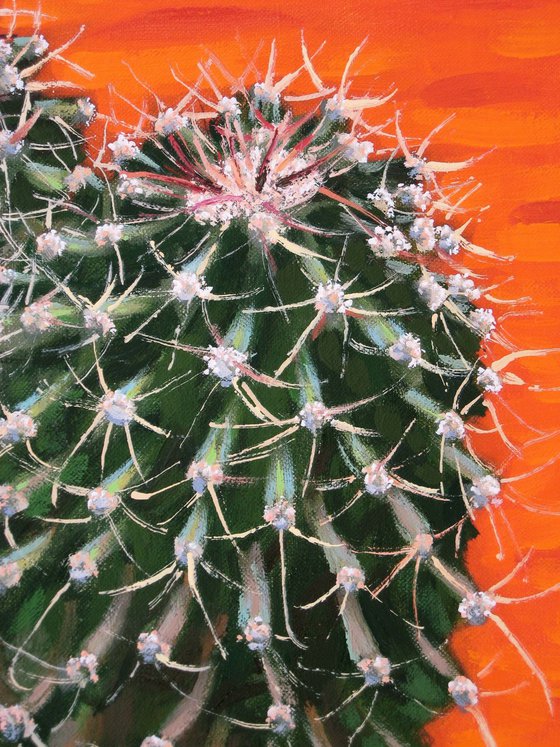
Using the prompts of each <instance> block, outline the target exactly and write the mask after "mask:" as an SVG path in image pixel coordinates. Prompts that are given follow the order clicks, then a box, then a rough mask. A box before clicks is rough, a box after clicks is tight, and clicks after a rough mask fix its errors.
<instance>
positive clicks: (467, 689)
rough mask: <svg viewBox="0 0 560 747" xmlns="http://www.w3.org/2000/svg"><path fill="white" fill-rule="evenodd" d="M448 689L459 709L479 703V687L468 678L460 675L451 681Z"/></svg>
mask: <svg viewBox="0 0 560 747" xmlns="http://www.w3.org/2000/svg"><path fill="white" fill-rule="evenodd" d="M447 689H448V690H449V694H450V695H451V697H452V698H453V700H454V701H455V703H457V705H458V706H459V708H468V707H469V706H475V705H476V704H477V703H478V687H477V686H476V685H475V684H474V682H473V681H472V680H469V678H468V677H463V675H459V676H458V677H455V679H453V680H451V682H450V683H449V684H448V686H447Z"/></svg>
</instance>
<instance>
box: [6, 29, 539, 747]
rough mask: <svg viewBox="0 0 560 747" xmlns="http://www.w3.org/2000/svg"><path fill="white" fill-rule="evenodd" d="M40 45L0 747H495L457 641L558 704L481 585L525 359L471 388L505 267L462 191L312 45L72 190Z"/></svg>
mask: <svg viewBox="0 0 560 747" xmlns="http://www.w3.org/2000/svg"><path fill="white" fill-rule="evenodd" d="M34 43H36V42H35V41H33V40H32V41H31V42H30V41H29V40H26V39H15V38H14V39H7V40H6V42H4V43H3V44H4V46H3V47H2V48H1V52H2V54H3V55H4V57H3V63H2V64H3V66H4V67H3V68H2V70H3V72H2V77H1V80H2V81H4V83H3V85H4V93H3V94H2V98H1V101H0V106H1V111H2V122H3V132H2V133H0V134H1V136H2V138H3V139H2V141H1V142H2V143H4V145H2V148H3V150H2V151H1V156H2V167H3V172H4V177H5V178H4V179H3V180H2V184H1V185H0V189H1V190H2V193H1V199H2V241H3V252H4V256H3V259H2V262H3V267H2V274H1V279H2V282H3V284H4V287H5V292H4V297H3V329H2V338H1V341H0V342H1V346H2V350H1V355H2V367H3V376H2V390H1V400H2V407H3V411H4V417H3V418H2V419H1V420H0V442H1V446H2V455H1V460H0V470H1V473H2V474H1V476H0V478H1V479H0V482H1V485H0V510H1V511H2V513H3V515H4V518H5V545H4V548H3V554H2V560H1V564H0V589H1V591H2V594H3V599H2V601H3V604H4V605H5V609H6V610H7V611H8V612H9V614H5V615H3V617H2V620H1V622H0V634H1V640H2V644H3V654H2V657H3V664H4V665H5V667H4V668H5V671H6V675H7V676H6V684H7V688H6V690H7V694H6V695H5V697H4V700H5V701H6V702H7V703H8V704H7V705H5V706H3V707H2V709H1V710H0V733H1V734H2V736H3V738H4V739H5V740H6V741H7V742H19V741H21V740H23V739H26V738H29V739H30V740H31V741H33V742H34V743H35V744H43V743H48V744H52V745H57V744H69V743H77V742H76V741H75V740H83V739H86V740H94V741H96V742H98V743H99V744H101V745H110V744H127V745H128V744H130V745H134V744H142V745H144V746H145V747H149V746H150V745H151V746H152V747H154V746H156V745H159V746H160V747H161V746H163V745H170V744H177V745H178V744H201V743H202V741H203V740H204V739H205V738H207V739H208V743H209V744H210V743H212V744H232V745H233V744H251V745H253V744H254V745H260V744H263V745H264V744H281V743H284V742H286V741H287V743H289V744H292V745H306V744H333V745H338V744H346V743H350V744H356V745H357V744H364V745H377V744H389V745H393V744H419V743H420V741H421V737H420V736H418V735H419V733H420V730H421V728H422V726H423V724H424V723H425V722H426V721H427V720H429V719H431V718H433V716H434V714H437V713H438V712H440V711H441V710H442V709H444V708H446V707H448V706H450V705H451V704H453V703H455V704H457V705H458V706H459V707H460V708H463V709H465V710H467V711H469V712H470V713H471V714H472V715H473V717H474V718H475V719H476V721H477V723H478V725H479V728H480V733H481V736H482V738H483V739H484V741H485V742H486V744H494V742H493V738H492V735H491V733H490V730H489V727H488V724H487V723H486V720H485V718H484V715H483V710H482V709H481V708H480V707H479V705H478V699H479V695H480V694H481V693H479V689H478V685H477V684H476V683H475V682H472V681H471V680H469V679H467V678H466V677H465V676H463V675H461V673H460V670H459V667H458V665H457V664H456V663H455V662H454V661H453V659H452V657H451V655H450V654H449V653H448V652H447V651H446V650H445V645H444V644H445V641H446V638H447V636H448V634H449V632H450V630H451V628H452V627H453V625H454V624H455V623H456V622H457V620H458V619H460V618H463V619H464V620H466V621H467V623H469V624H474V625H480V624H483V623H486V622H487V621H492V622H493V623H494V624H496V625H497V626H498V627H499V628H500V629H501V630H502V632H503V633H504V635H506V637H507V638H508V640H509V641H510V643H512V645H514V646H515V647H516V648H517V649H518V651H519V653H520V655H521V657H522V658H523V660H524V662H525V664H526V665H527V666H528V667H529V669H530V670H531V672H532V673H533V675H535V677H536V679H537V685H538V684H540V685H541V686H542V688H543V691H544V695H545V696H546V698H547V700H548V701H549V702H550V694H549V690H548V686H547V684H546V681H545V680H544V676H543V675H542V673H541V672H540V670H539V669H538V667H537V665H536V664H535V663H534V661H533V659H532V658H531V656H530V654H529V653H528V652H527V651H526V649H525V648H524V647H523V645H522V644H521V642H520V641H519V640H518V639H517V638H516V637H515V636H514V634H513V633H512V632H511V631H510V630H509V629H508V628H507V627H506V625H505V623H504V622H503V620H502V619H501V618H500V617H499V615H498V614H497V613H496V612H494V607H495V606H496V605H499V604H501V603H508V601H517V600H511V599H509V598H507V597H505V596H504V597H502V596H500V595H499V594H498V593H497V592H498V586H499V585H497V586H496V588H494V589H490V590H484V591H482V590H477V589H476V588H475V587H474V585H473V583H472V582H471V581H470V579H469V578H468V574H467V571H466V569H465V567H464V561H463V555H464V552H463V551H464V546H465V542H466V541H467V540H468V539H469V537H472V536H473V535H474V533H475V529H474V523H475V521H476V514H477V512H478V511H481V510H487V511H489V512H493V511H498V510H501V509H500V503H501V500H502V498H503V497H505V496H504V495H503V491H502V485H501V482H500V480H499V476H497V475H496V474H494V473H493V472H492V470H491V469H490V468H489V467H487V466H485V465H484V464H483V463H482V461H481V460H480V459H479V458H478V457H477V456H476V454H475V452H474V451H473V448H472V444H471V440H470V436H471V432H472V431H473V430H475V431H476V430H480V429H478V428H476V427H475V426H474V425H473V424H472V422H471V419H472V418H473V417H477V416H481V415H483V414H485V413H486V412H489V413H490V415H491V416H493V417H495V419H496V421H497V415H496V411H495V409H494V408H493V405H492V402H491V396H492V394H495V393H498V392H499V391H500V389H501V388H502V386H503V384H504V383H507V380H508V379H507V376H508V374H507V373H504V369H505V366H506V365H507V364H508V363H509V362H511V361H512V360H514V359H515V357H516V355H517V354H516V353H515V352H510V353H508V355H506V356H504V357H503V358H501V359H499V360H497V361H494V363H493V364H491V365H489V366H488V367H486V366H484V365H483V364H482V363H481V361H480V358H481V352H480V347H481V344H482V346H483V348H484V345H485V344H486V342H487V341H488V340H495V341H498V342H499V343H504V344H506V345H507V341H506V340H504V338H503V337H500V333H499V332H498V330H497V329H496V320H495V319H494V316H493V313H492V311H491V310H490V309H489V308H484V307H483V306H475V302H478V301H479V300H480V299H483V298H484V295H485V293H486V292H487V290H485V288H484V287H483V285H482V286H479V285H478V284H476V283H475V279H478V276H475V275H473V276H472V277H471V276H470V275H469V274H468V272H467V271H466V270H465V269H464V265H463V262H466V261H467V260H463V256H465V255H466V256H468V257H469V259H470V260H472V263H475V264H476V263H477V262H478V263H479V264H480V263H483V262H485V261H487V260H488V257H489V253H488V252H486V251H485V250H483V249H481V248H479V247H476V246H474V245H472V244H471V243H470V242H469V241H468V240H467V239H466V238H465V236H464V230H465V227H466V226H462V227H451V226H450V225H448V224H447V223H446V222H445V220H444V219H443V216H444V215H445V214H446V213H448V214H450V215H454V216H457V215H460V213H461V209H460V208H459V207H454V204H453V200H454V199H455V200H456V201H459V194H461V193H460V192H459V191H458V188H457V187H456V186H455V185H453V188H445V187H442V186H441V185H440V184H439V182H438V179H437V174H438V172H439V171H451V170H453V169H455V168H457V169H458V168H459V167H462V166H465V165H468V164H439V163H436V162H430V161H428V160H427V159H426V158H425V156H424V152H425V150H426V146H427V145H428V142H429V138H428V139H427V140H426V141H425V142H424V143H423V144H422V145H421V146H420V147H419V148H418V149H416V150H415V151H411V150H410V149H409V146H408V144H407V142H406V140H405V139H404V138H403V136H402V134H401V130H400V125H399V122H398V117H397V120H396V122H395V125H396V126H395V136H394V139H393V140H391V139H390V135H388V134H387V132H386V129H387V128H388V126H389V124H388V123H384V125H382V126H380V127H378V128H372V127H371V126H369V125H367V124H366V122H365V118H364V112H366V110H368V111H369V110H370V109H374V108H375V107H376V106H378V105H380V104H382V103H384V101H385V100H386V99H383V98H362V99H353V98H351V97H350V95H349V90H348V89H349V72H350V63H349V66H348V68H347V70H345V72H344V75H343V77H342V82H341V84H340V87H339V88H337V89H330V88H327V87H326V86H324V85H323V83H322V82H321V79H320V78H319V75H318V74H317V71H316V70H315V68H314V66H313V63H312V59H311V57H310V55H309V53H308V51H307V49H306V47H305V44H303V45H302V50H303V65H302V67H301V68H300V69H299V70H298V71H297V73H296V74H294V75H290V76H286V77H285V78H282V79H280V80H275V76H274V57H275V52H274V49H273V51H272V54H271V64H270V67H269V70H268V73H267V75H266V76H265V77H264V78H263V79H262V80H257V81H256V82H255V83H254V84H253V85H252V86H251V87H248V86H246V85H245V83H244V79H243V78H239V79H236V78H234V77H233V76H232V75H231V74H230V73H229V72H228V71H227V70H225V69H224V68H223V66H222V65H221V64H220V63H219V61H217V60H212V62H213V67H212V69H218V70H220V71H221V74H222V76H223V78H224V81H225V82H224V83H220V84H218V82H216V80H215V78H214V77H211V66H210V64H207V65H203V66H201V70H202V76H203V80H204V86H205V88H208V89H209V90H210V91H211V93H210V94H208V93H207V92H206V91H204V92H203V91H202V89H200V90H199V88H197V87H194V88H190V87H187V92H186V95H185V97H184V98H183V99H182V101H180V102H179V103H178V104H177V105H176V106H175V107H171V108H168V107H166V106H164V105H163V104H162V103H161V102H160V101H159V99H158V111H157V113H156V114H154V115H153V116H152V115H146V114H145V113H144V114H143V115H142V119H141V124H140V126H139V127H136V128H132V127H131V128H130V131H128V132H121V133H120V134H118V135H117V136H116V137H115V139H114V140H113V141H112V142H108V143H107V140H110V138H107V137H106V138H105V142H104V145H103V147H102V149H101V151H100V152H99V154H98V155H97V157H96V158H95V160H94V161H93V162H88V163H90V165H89V166H86V165H85V163H86V161H85V160H84V152H83V144H84V142H85V130H84V128H85V127H86V125H87V124H88V121H89V120H90V119H91V118H92V116H93V115H94V111H95V110H94V107H93V105H92V104H91V102H90V101H89V100H87V99H85V98H82V99H77V100H76V99H69V98H63V99H60V98H59V99H50V98H47V97H46V93H45V90H44V88H42V87H41V85H40V84H34V83H32V82H31V83H30V82H28V81H29V80H32V79H33V76H32V75H27V74H25V77H24V73H25V68H24V65H25V64H27V63H26V60H27V56H28V53H27V52H26V53H25V54H21V55H20V54H18V53H17V52H16V50H17V49H22V48H25V47H29V45H30V44H34ZM44 51H45V50H44V49H43V50H42V52H43V53H44ZM16 56H17V58H18V61H17V64H13V58H14V57H16ZM353 58H354V55H353V57H352V59H353ZM22 70H23V71H24V72H21V71H22ZM14 71H15V72H14ZM17 71H20V72H19V73H18V72H17ZM32 72H34V71H33V70H32ZM304 74H306V75H307V76H308V77H309V79H310V80H311V84H312V86H313V88H314V90H313V91H312V93H311V94H310V95H309V96H308V97H306V96H299V97H291V98H290V96H289V95H287V94H286V89H287V88H288V87H289V86H290V84H291V83H292V81H293V80H294V79H295V77H296V76H297V75H304ZM10 76H12V77H11V78H10ZM20 80H21V85H20V84H19V82H20ZM6 81H8V83H6ZM10 81H11V82H10ZM220 86H221V88H220ZM225 86H227V88H225ZM222 89H223V90H222ZM224 90H225V93H224ZM156 98H157V97H156ZM297 99H299V102H298V104H296V105H297V106H298V107H299V106H302V105H303V106H304V107H305V112H304V113H303V114H301V113H296V112H294V111H293V110H292V109H291V108H290V107H291V105H292V102H293V101H294V100H297ZM12 123H13V124H12ZM388 138H389V139H388ZM387 141H388V142H389V143H390V147H389V148H388V149H383V147H381V149H380V150H378V152H377V154H376V155H375V157H374V158H373V159H370V158H369V156H370V154H371V153H372V151H373V147H374V145H373V143H376V145H377V143H378V142H379V143H383V142H387ZM459 186H461V185H459ZM465 189H467V188H466V187H465ZM454 220H456V217H455V218H454ZM533 352H536V353H538V352H542V351H533ZM496 428H498V430H499V432H500V433H501V435H502V436H503V438H504V439H506V441H507V436H506V435H505V434H504V433H503V430H502V429H501V426H500V425H499V423H498V422H497V424H496ZM519 477H522V476H519ZM506 479H507V478H506ZM503 482H506V480H504V481H503ZM506 580H507V579H506ZM548 591H549V590H547V592H548ZM208 735H209V736H208Z"/></svg>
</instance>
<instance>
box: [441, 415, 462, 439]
mask: <svg viewBox="0 0 560 747" xmlns="http://www.w3.org/2000/svg"><path fill="white" fill-rule="evenodd" d="M465 432H466V431H465V424H464V422H463V420H462V419H461V417H460V415H457V413H456V412H454V411H453V410H452V411H450V412H446V413H445V414H443V415H441V416H440V418H439V422H438V427H437V430H436V433H437V434H438V436H443V437H444V438H445V439H447V440H448V441H460V440H461V439H462V438H464V437H465Z"/></svg>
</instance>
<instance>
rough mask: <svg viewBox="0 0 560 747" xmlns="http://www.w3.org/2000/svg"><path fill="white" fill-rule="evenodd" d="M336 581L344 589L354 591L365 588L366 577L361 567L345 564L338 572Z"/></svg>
mask: <svg viewBox="0 0 560 747" xmlns="http://www.w3.org/2000/svg"><path fill="white" fill-rule="evenodd" d="M336 583H337V584H338V586H341V587H342V588H343V589H344V591H347V592H354V591H358V590H359V589H363V588H364V586H365V585H366V577H365V576H364V572H363V571H362V569H361V568H353V567H352V566H347V565H345V566H343V567H342V568H341V569H340V570H339V572H338V573H337V574H336Z"/></svg>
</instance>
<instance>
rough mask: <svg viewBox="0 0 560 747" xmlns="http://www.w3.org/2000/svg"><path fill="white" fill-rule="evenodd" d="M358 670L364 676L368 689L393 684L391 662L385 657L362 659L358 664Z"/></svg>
mask: <svg viewBox="0 0 560 747" xmlns="http://www.w3.org/2000/svg"><path fill="white" fill-rule="evenodd" d="M358 669H359V670H360V672H361V673H362V674H363V675H364V681H365V684H366V685H368V687H374V686H375V685H386V684H387V683H388V682H391V662H390V661H389V659H387V658H385V657H384V656H376V657H375V659H362V660H361V661H359V662H358Z"/></svg>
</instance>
